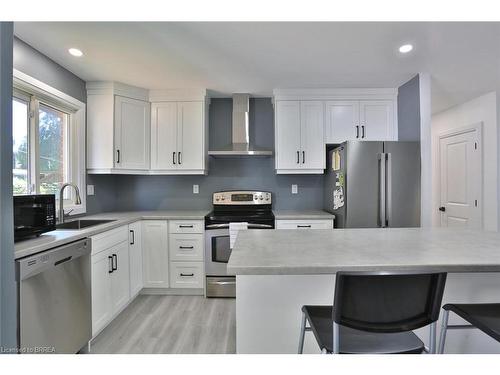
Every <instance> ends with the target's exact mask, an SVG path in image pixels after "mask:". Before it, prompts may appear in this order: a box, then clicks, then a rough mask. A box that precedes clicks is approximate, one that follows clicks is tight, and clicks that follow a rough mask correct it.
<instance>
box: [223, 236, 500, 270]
mask: <svg viewBox="0 0 500 375" xmlns="http://www.w3.org/2000/svg"><path fill="white" fill-rule="evenodd" d="M384 270H385V271H390V270H401V271H416V272H421V271H446V272H500V234H499V233H497V232H475V231H468V230H463V229H456V230H453V229H450V228H429V229H422V228H399V229H398V228H390V229H389V228H386V229H334V230H273V231H268V230H252V231H241V232H239V233H238V238H237V239H236V243H235V247H234V249H233V251H232V253H231V257H230V259H229V263H228V272H229V273H231V274H236V275H274V274H278V275H279V274H282V275H287V274H288V275H301V274H304V275H305V274H333V273H336V272H338V271H384Z"/></svg>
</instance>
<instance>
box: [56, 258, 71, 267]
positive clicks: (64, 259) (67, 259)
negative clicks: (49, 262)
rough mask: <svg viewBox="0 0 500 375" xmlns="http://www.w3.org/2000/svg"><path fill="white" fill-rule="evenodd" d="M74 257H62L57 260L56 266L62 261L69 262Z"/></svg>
mask: <svg viewBox="0 0 500 375" xmlns="http://www.w3.org/2000/svg"><path fill="white" fill-rule="evenodd" d="M72 258H73V257H72V256H69V257H66V258H63V259H60V260H58V261H57V262H55V263H54V266H57V265H59V264H61V263H65V262H68V261H70V260H71V259H72Z"/></svg>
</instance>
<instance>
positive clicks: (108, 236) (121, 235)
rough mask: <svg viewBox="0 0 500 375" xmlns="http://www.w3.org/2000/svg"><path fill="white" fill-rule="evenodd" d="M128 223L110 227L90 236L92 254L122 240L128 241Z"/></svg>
mask: <svg viewBox="0 0 500 375" xmlns="http://www.w3.org/2000/svg"><path fill="white" fill-rule="evenodd" d="M128 233H129V232H128V225H124V226H123V227H119V228H116V229H111V230H108V231H106V232H103V233H99V234H97V235H95V236H92V237H91V239H92V254H97V253H100V252H101V251H103V250H106V249H109V248H110V247H113V246H115V245H118V244H119V243H121V242H123V241H128Z"/></svg>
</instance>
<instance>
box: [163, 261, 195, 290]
mask: <svg viewBox="0 0 500 375" xmlns="http://www.w3.org/2000/svg"><path fill="white" fill-rule="evenodd" d="M170 287H171V288H203V262H171V263H170Z"/></svg>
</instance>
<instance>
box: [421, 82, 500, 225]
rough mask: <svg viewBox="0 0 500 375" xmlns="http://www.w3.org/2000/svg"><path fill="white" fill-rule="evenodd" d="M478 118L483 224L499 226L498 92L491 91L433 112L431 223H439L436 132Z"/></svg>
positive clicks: (471, 122) (453, 127) (472, 121)
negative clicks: (438, 111) (481, 126)
mask: <svg viewBox="0 0 500 375" xmlns="http://www.w3.org/2000/svg"><path fill="white" fill-rule="evenodd" d="M479 122H482V123H483V128H482V138H483V139H482V144H483V147H482V152H483V153H482V156H483V228H484V229H485V230H494V231H496V230H498V186H497V185H498V182H497V173H498V153H497V147H498V146H497V143H498V134H497V95H496V92H491V93H488V94H485V95H483V96H480V97H478V98H475V99H473V100H470V101H468V102H466V103H463V104H461V105H458V106H456V107H453V108H450V109H448V110H446V111H443V112H440V113H437V114H435V115H433V116H432V127H431V129H432V209H433V215H432V224H433V225H434V226H439V225H440V214H439V211H438V207H439V206H440V186H439V180H440V179H439V160H438V159H439V155H438V145H439V140H438V137H439V134H442V133H443V132H445V131H447V130H452V129H456V128H463V127H467V126H470V125H473V124H477V123H479Z"/></svg>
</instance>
